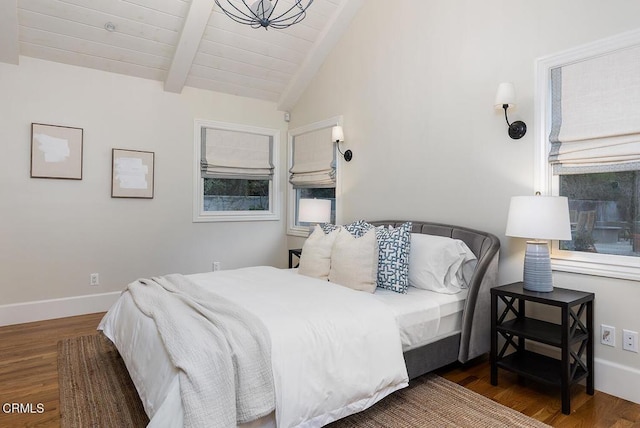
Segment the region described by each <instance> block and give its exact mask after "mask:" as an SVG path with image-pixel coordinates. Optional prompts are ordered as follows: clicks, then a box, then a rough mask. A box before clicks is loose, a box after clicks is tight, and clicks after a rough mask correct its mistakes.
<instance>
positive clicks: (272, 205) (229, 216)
mask: <svg viewBox="0 0 640 428" xmlns="http://www.w3.org/2000/svg"><path fill="white" fill-rule="evenodd" d="M203 128H213V129H220V130H225V131H235V132H244V133H249V134H258V135H264V136H268V137H270V138H271V139H272V141H273V144H272V145H271V146H272V153H271V161H272V163H273V178H272V179H271V180H269V181H270V183H269V210H265V211H253V210H247V211H204V209H203V208H204V193H203V192H204V179H203V178H202V174H201V170H200V159H201V155H202V154H201V148H202V129H203ZM193 142H194V148H193V153H194V168H193V222H194V223H204V222H224V221H274V220H280V187H279V186H280V185H279V181H280V166H279V163H280V162H279V159H280V157H279V147H280V130H279V129H273V128H261V127H257V126H251V125H244V124H238V123H228V122H219V121H214V120H205V119H195V120H194V128H193Z"/></svg>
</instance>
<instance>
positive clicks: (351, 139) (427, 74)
mask: <svg viewBox="0 0 640 428" xmlns="http://www.w3.org/2000/svg"><path fill="white" fill-rule="evenodd" d="M638 16H640V2H630V1H627V0H612V1H608V2H602V1H599V0H565V1H556V0H540V1H535V2H533V1H525V0H517V1H513V0H509V1H507V0H486V1H482V2H477V1H462V0H403V1H398V2H394V4H393V7H389V2H386V1H382V0H368V1H366V2H365V4H364V5H363V7H362V9H361V10H360V12H359V13H358V15H357V16H356V17H355V19H354V21H353V22H352V25H351V27H350V29H349V30H348V31H347V33H346V34H345V36H344V37H343V38H342V40H341V41H340V42H339V43H338V45H337V46H336V48H335V49H334V50H333V52H332V53H331V55H329V57H328V58H327V60H326V61H325V63H324V65H323V67H322V69H321V70H320V72H319V73H318V75H317V76H316V77H315V79H314V80H313V82H312V84H311V85H310V87H309V88H308V89H307V91H306V92H305V94H304V95H303V97H302V99H301V100H300V102H299V103H298V104H297V105H296V107H295V108H294V109H293V110H292V116H291V117H292V122H291V124H290V125H291V127H292V128H293V127H297V126H301V125H304V124H306V123H310V122H314V121H317V120H321V119H324V118H327V117H331V116H334V115H338V114H342V115H344V131H345V139H346V142H345V146H344V147H343V149H346V148H350V149H352V150H353V152H354V157H353V160H352V161H351V162H350V163H349V164H346V163H344V162H341V167H342V169H341V174H342V176H341V179H342V189H341V191H342V195H343V197H342V199H341V200H340V205H341V208H342V213H343V216H342V220H343V221H345V222H347V221H351V220H354V219H356V218H366V219H371V220H381V219H416V220H431V221H441V222H449V223H453V224H460V225H466V226H471V227H475V228H478V229H482V230H486V231H489V232H492V233H494V234H496V235H498V236H499V237H500V238H501V242H502V251H501V267H500V278H499V281H500V283H501V284H506V283H509V282H513V281H517V280H520V279H521V278H522V260H523V253H524V242H522V241H521V240H516V239H508V238H505V236H504V228H505V223H506V216H507V210H508V205H509V198H510V197H511V196H514V195H527V194H533V191H534V190H535V189H534V188H533V185H534V184H533V183H534V171H533V168H534V140H533V128H534V126H535V123H534V121H533V120H534V119H533V117H534V113H533V112H534V78H535V75H534V62H535V60H536V58H538V57H541V56H546V55H549V54H553V53H557V52H559V51H562V50H565V49H568V48H571V47H574V46H576V45H580V44H583V43H587V42H590V41H594V40H598V39H600V38H603V37H606V36H611V35H615V34H618V33H621V32H624V31H627V30H631V29H634V28H636V27H638V26H639V24H638ZM503 81H512V82H513V83H514V84H515V87H516V91H517V93H518V100H519V103H518V108H517V109H516V110H515V111H513V112H512V111H510V119H511V120H523V121H525V122H526V123H527V124H528V125H529V132H528V133H527V135H526V136H525V137H524V138H523V139H521V140H511V139H510V138H509V137H508V136H507V126H506V123H505V121H504V116H503V112H502V110H495V109H494V107H493V101H494V96H495V91H496V89H497V87H498V84H499V83H500V82H503ZM299 244H300V243H299V242H298V241H296V240H294V239H292V238H290V242H289V245H290V246H295V245H299ZM555 279H556V284H557V285H559V286H563V287H568V288H575V289H580V290H588V291H593V292H595V293H596V303H595V308H596V314H595V323H596V325H597V326H599V324H601V323H606V324H610V325H614V326H616V327H617V329H618V330H617V332H618V338H617V343H618V347H617V348H615V349H612V348H605V347H604V346H602V345H600V344H599V343H597V344H596V358H597V359H598V362H599V363H598V364H599V367H601V366H603V365H608V366H612V365H613V366H616V367H618V366H619V367H618V368H620V367H621V368H620V370H622V371H623V372H624V373H625V374H628V375H629V376H632V377H628V378H627V379H633V380H634V381H636V383H635V384H634V383H633V382H631V383H630V384H631V385H632V386H631V387H630V388H629V387H626V386H622V387H621V388H623V389H624V390H621V389H617V390H615V391H613V392H615V393H616V394H618V395H621V396H625V397H627V398H630V399H633V400H635V401H638V402H640V388H638V387H637V386H633V385H638V384H640V383H638V382H640V356H639V354H636V353H630V352H627V351H622V350H621V347H620V343H621V330H622V329H623V328H627V329H632V330H635V331H640V317H638V315H637V305H638V304H639V302H640V284H638V283H637V282H633V281H622V280H613V279H608V278H601V277H586V276H581V275H573V274H556V275H555ZM599 373H605V370H601V371H598V368H597V370H596V388H598V389H601V390H605V391H609V392H612V390H611V389H610V388H609V385H608V379H604V378H603V377H599Z"/></svg>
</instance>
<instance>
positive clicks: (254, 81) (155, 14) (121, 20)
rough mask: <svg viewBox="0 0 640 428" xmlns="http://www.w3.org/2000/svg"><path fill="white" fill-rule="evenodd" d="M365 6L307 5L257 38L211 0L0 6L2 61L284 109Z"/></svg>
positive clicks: (7, 2) (350, 0)
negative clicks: (85, 70)
mask: <svg viewBox="0 0 640 428" xmlns="http://www.w3.org/2000/svg"><path fill="white" fill-rule="evenodd" d="M363 1H364V0H314V1H313V4H312V5H311V6H310V7H309V9H308V10H307V17H306V18H305V19H304V20H303V21H302V22H300V23H298V24H295V25H292V26H291V27H289V28H286V29H283V30H274V29H269V30H264V29H262V28H260V29H252V28H251V27H249V26H247V25H242V24H238V23H236V22H234V21H232V20H231V19H230V18H228V17H227V16H226V15H225V14H224V13H223V12H222V11H220V9H219V8H218V6H217V5H215V2H214V0H190V1H189V0H2V1H1V2H0V61H2V62H8V63H13V64H17V63H18V61H19V56H20V55H24V56H29V57H34V58H40V59H44V60H47V61H55V62H61V63H65V64H72V65H77V66H81V67H90V68H95V69H99V70H105V71H110V72H115V73H121V74H126V75H130V76H136V77H142V78H146V79H153V80H158V81H161V82H164V89H165V90H166V91H170V92H180V91H182V88H183V87H184V86H191V87H195V88H200V89H208V90H213V91H218V92H224V93H229V94H235V95H241V96H247V97H252V98H258V99H263V100H268V101H273V102H276V103H277V104H278V108H279V109H280V110H289V109H290V108H291V107H292V106H293V105H294V104H295V102H296V101H297V99H298V97H299V96H300V95H301V94H302V92H303V91H304V89H305V88H306V86H307V85H308V83H309V81H310V80H311V79H312V78H313V75H314V74H315V72H316V71H317V70H318V68H319V67H320V66H321V65H322V62H323V61H324V58H325V57H326V55H327V54H328V52H329V51H330V50H331V48H332V47H333V46H334V45H335V43H336V42H337V40H338V39H339V38H340V36H341V35H342V34H343V32H344V31H345V29H346V28H347V26H348V24H349V23H350V21H351V19H352V18H353V16H354V15H355V14H356V12H357V10H358V9H359V7H360V6H361V4H362V2H363ZM292 3H293V0H280V2H279V5H278V6H277V9H276V10H279V9H280V8H285V7H286V8H288V7H290V6H291V4H292ZM287 4H288V5H289V6H287ZM107 22H110V23H113V24H114V25H115V31H113V32H109V31H107V30H106V29H105V24H106V23H107Z"/></svg>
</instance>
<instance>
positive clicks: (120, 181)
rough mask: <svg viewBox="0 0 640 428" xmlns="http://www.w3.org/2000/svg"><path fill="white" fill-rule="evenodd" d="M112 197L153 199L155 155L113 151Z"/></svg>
mask: <svg viewBox="0 0 640 428" xmlns="http://www.w3.org/2000/svg"><path fill="white" fill-rule="evenodd" d="M111 153H112V156H111V197H112V198H142V199H153V192H154V174H155V171H154V169H155V165H154V164H155V153H154V152H145V151H140V150H127V149H112V151H111Z"/></svg>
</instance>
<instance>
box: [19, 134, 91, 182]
mask: <svg viewBox="0 0 640 428" xmlns="http://www.w3.org/2000/svg"><path fill="white" fill-rule="evenodd" d="M83 134H84V130H83V129H82V128H73V127H70V126H61V125H47V124H44V123H32V124H31V167H30V174H31V178H60V179H66V180H82V144H83Z"/></svg>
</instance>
